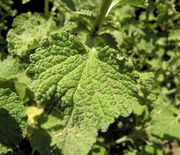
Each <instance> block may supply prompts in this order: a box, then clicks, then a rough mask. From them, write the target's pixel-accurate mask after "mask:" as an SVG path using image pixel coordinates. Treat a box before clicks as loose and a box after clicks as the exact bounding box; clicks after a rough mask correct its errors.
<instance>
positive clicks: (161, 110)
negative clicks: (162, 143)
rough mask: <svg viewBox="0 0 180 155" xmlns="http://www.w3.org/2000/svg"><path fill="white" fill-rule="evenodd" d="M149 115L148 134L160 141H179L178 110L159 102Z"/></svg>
mask: <svg viewBox="0 0 180 155" xmlns="http://www.w3.org/2000/svg"><path fill="white" fill-rule="evenodd" d="M159 103H160V104H159V105H155V108H154V109H153V111H152V113H151V117H152V120H151V123H150V132H151V134H152V135H155V136H157V137H158V138H161V139H168V138H178V139H180V132H179V131H180V115H179V110H178V109H176V108H175V107H173V106H170V105H166V104H165V103H162V101H159Z"/></svg>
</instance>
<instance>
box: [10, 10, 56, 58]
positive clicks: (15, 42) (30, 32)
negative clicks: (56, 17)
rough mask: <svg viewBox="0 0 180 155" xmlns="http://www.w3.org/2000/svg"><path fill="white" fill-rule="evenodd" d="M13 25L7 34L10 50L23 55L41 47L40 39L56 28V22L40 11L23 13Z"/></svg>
mask: <svg viewBox="0 0 180 155" xmlns="http://www.w3.org/2000/svg"><path fill="white" fill-rule="evenodd" d="M12 26H13V29H10V30H9V32H8V35H7V41H8V50H9V52H10V53H11V54H13V55H19V56H22V57H23V56H25V55H27V54H28V53H29V52H30V51H31V50H33V49H36V48H38V47H39V41H40V40H42V39H43V38H44V37H46V36H47V35H48V34H49V33H50V32H51V31H52V30H53V29H54V28H55V23H54V22H53V21H52V20H51V19H49V20H48V21H47V20H46V19H45V18H44V17H42V16H41V15H40V14H38V13H34V14H31V13H23V14H21V15H19V16H17V17H16V18H15V19H14V21H13V25H12Z"/></svg>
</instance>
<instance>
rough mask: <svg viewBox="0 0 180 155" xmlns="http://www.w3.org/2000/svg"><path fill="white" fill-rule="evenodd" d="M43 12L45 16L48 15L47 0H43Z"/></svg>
mask: <svg viewBox="0 0 180 155" xmlns="http://www.w3.org/2000/svg"><path fill="white" fill-rule="evenodd" d="M44 3H45V4H44V13H45V16H46V17H48V15H49V0H45V2H44Z"/></svg>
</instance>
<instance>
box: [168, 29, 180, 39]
mask: <svg viewBox="0 0 180 155" xmlns="http://www.w3.org/2000/svg"><path fill="white" fill-rule="evenodd" d="M168 40H170V41H171V40H174V41H176V40H180V29H175V30H170V31H169V37H168Z"/></svg>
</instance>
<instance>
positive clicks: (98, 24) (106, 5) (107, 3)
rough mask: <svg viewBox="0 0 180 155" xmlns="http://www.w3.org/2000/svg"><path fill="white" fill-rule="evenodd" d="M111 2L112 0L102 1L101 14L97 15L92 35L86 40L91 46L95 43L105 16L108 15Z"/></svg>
mask: <svg viewBox="0 0 180 155" xmlns="http://www.w3.org/2000/svg"><path fill="white" fill-rule="evenodd" d="M111 3H112V0H104V1H103V2H102V5H101V8H100V11H99V14H98V15H97V17H96V19H95V23H94V26H93V29H92V32H91V33H90V35H89V36H88V38H87V41H86V43H87V45H88V46H89V47H93V45H94V41H93V40H94V38H95V36H96V34H97V32H98V30H99V28H100V27H101V25H102V23H103V21H104V18H105V17H106V13H107V12H108V9H109V7H110V5H111Z"/></svg>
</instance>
